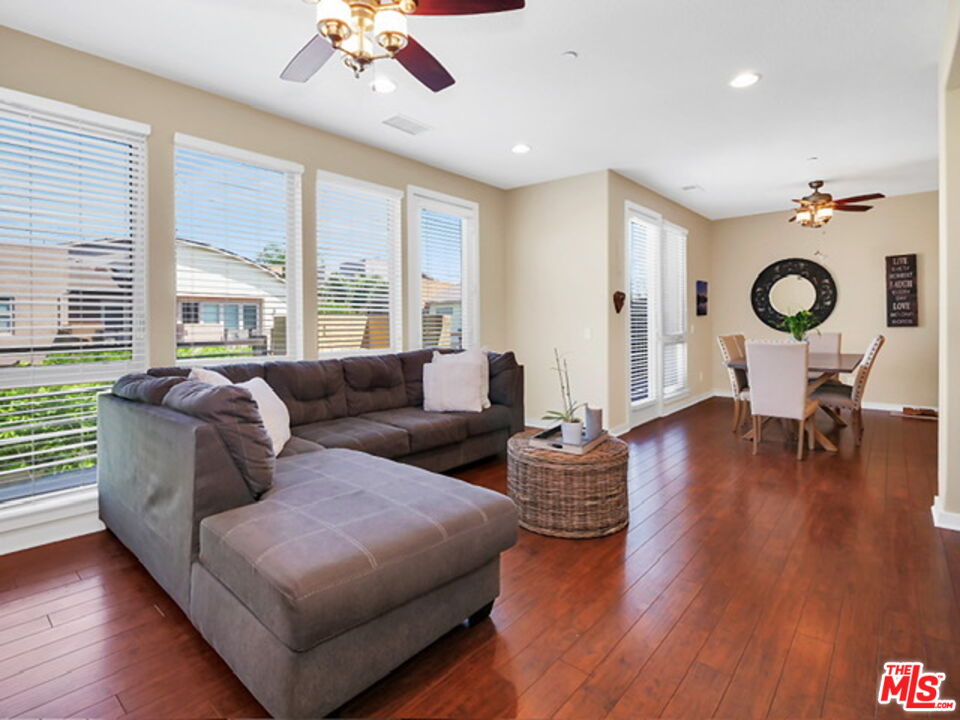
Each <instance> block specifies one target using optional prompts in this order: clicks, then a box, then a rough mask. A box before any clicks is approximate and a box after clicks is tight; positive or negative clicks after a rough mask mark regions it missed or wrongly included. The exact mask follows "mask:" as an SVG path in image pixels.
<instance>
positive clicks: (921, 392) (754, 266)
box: [710, 192, 939, 406]
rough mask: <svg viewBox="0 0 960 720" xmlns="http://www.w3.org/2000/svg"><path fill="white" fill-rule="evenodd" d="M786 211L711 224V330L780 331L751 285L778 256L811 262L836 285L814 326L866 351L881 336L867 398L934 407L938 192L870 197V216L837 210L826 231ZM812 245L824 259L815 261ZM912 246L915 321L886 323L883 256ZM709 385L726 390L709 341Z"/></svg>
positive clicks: (764, 334) (758, 334) (763, 334)
mask: <svg viewBox="0 0 960 720" xmlns="http://www.w3.org/2000/svg"><path fill="white" fill-rule="evenodd" d="M789 217H790V215H789V213H787V212H777V213H768V214H764V215H752V216H748V217H741V218H732V219H728V220H719V221H717V222H715V223H714V227H713V240H714V241H713V263H712V265H713V274H714V277H715V278H716V282H715V283H713V284H712V285H711V287H710V313H711V315H712V316H713V330H714V333H715V334H716V335H725V334H729V333H743V334H744V335H746V336H747V337H755V338H770V339H775V338H781V339H782V338H786V335H785V334H784V333H781V332H778V331H776V330H773V329H771V328H768V327H767V326H766V325H764V324H763V323H762V322H760V320H759V319H758V318H757V317H756V315H755V314H754V313H753V309H752V307H751V304H750V289H751V287H752V286H753V282H754V280H755V279H756V277H757V275H758V274H759V273H760V271H761V270H763V269H764V268H765V267H766V266H767V265H769V264H770V263H772V262H775V261H777V260H781V259H784V258H790V257H799V258H806V259H809V260H813V261H815V262H819V263H820V264H821V265H823V266H824V267H826V268H827V270H829V271H830V273H831V274H832V275H833V278H834V280H835V282H836V284H837V306H836V309H835V310H834V312H833V314H832V315H831V316H830V318H829V319H828V320H827V321H826V322H825V323H824V324H823V325H822V326H821V327H822V329H823V330H825V331H832V332H840V333H843V349H844V350H850V351H854V350H863V349H866V347H867V344H868V342H869V341H870V338H872V337H873V336H874V335H876V334H878V333H882V334H883V335H885V336H886V338H887V343H886V345H885V346H884V348H883V350H881V352H880V355H879V357H878V360H877V364H876V365H875V366H874V370H873V373H872V374H871V376H870V382H869V384H868V385H867V394H866V401H867V402H879V403H891V404H896V405H905V404H909V405H923V406H936V405H937V345H938V341H937V323H938V313H937V292H938V290H937V288H938V285H939V280H938V269H937V193H935V192H931V193H920V194H917V195H904V196H900V197H892V198H887V199H885V200H880V201H877V202H876V203H875V204H874V209H873V210H871V211H870V212H868V213H863V214H857V215H854V214H852V213H849V214H844V213H837V216H836V217H835V218H834V219H833V220H832V221H831V223H830V224H829V225H828V226H827V227H826V229H825V231H822V230H813V229H810V228H802V227H798V226H796V225H795V224H792V223H788V222H787V219H788V218H789ZM817 250H820V251H821V252H822V253H824V254H825V255H826V257H825V258H817V257H815V256H814V253H815V252H816V251H817ZM902 253H917V256H918V257H917V263H918V273H919V285H920V287H919V290H920V326H919V327H916V328H888V327H887V322H886V289H885V280H886V276H885V272H886V270H885V260H884V258H885V257H886V256H887V255H896V254H902ZM711 345H712V347H711V352H712V353H713V362H712V363H711V366H712V370H713V383H714V387H715V388H716V389H717V390H720V391H725V392H727V393H729V392H730V385H729V381H728V379H727V374H726V372H725V371H724V369H723V367H722V366H721V365H720V352H719V350H718V349H717V348H716V343H715V342H714V343H711Z"/></svg>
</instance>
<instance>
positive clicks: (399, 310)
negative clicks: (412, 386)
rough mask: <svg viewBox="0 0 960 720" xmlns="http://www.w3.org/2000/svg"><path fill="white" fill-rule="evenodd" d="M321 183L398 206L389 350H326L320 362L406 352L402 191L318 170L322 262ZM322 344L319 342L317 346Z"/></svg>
mask: <svg viewBox="0 0 960 720" xmlns="http://www.w3.org/2000/svg"><path fill="white" fill-rule="evenodd" d="M321 183H324V184H329V185H341V186H343V187H345V188H348V189H353V190H357V191H360V192H365V193H370V194H373V195H382V196H384V197H386V198H388V199H390V200H392V201H393V202H394V203H395V213H396V218H397V222H396V223H395V224H394V227H393V228H392V232H391V233H390V247H389V253H390V258H389V259H388V261H387V267H388V272H389V274H390V348H389V349H384V348H374V349H371V350H364V349H357V350H350V351H345V352H338V351H327V352H319V348H318V357H319V358H320V359H336V358H342V357H356V356H359V355H383V354H384V353H397V352H401V351H402V350H403V348H404V347H405V346H404V332H403V326H404V320H403V308H404V303H403V292H404V287H403V260H404V258H403V217H402V207H403V190H398V189H397V188H393V187H389V186H388V185H378V184H377V183H372V182H367V181H366V180H358V179H357V178H353V177H350V176H348V175H339V174H337V173H333V172H329V171H327V170H317V178H316V192H315V196H314V212H315V213H316V223H315V226H316V232H315V237H314V239H313V244H314V248H315V249H316V250H317V252H318V255H317V257H318V262H319V243H320V237H319V229H320V220H319V218H320V212H319V208H320V202H319V198H320V185H321ZM313 286H314V291H313V294H314V296H317V295H318V294H319V291H320V284H319V279H318V278H317V274H316V272H315V273H314V277H313ZM318 345H319V343H318Z"/></svg>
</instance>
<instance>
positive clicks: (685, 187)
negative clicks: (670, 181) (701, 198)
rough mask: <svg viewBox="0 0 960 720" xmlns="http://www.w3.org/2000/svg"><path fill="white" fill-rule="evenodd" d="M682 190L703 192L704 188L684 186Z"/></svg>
mask: <svg viewBox="0 0 960 720" xmlns="http://www.w3.org/2000/svg"><path fill="white" fill-rule="evenodd" d="M680 189H681V190H683V191H684V192H703V187H702V186H700V185H684V186H683V187H682V188H680Z"/></svg>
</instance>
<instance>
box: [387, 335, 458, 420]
mask: <svg viewBox="0 0 960 720" xmlns="http://www.w3.org/2000/svg"><path fill="white" fill-rule="evenodd" d="M436 351H437V352H439V353H443V354H446V353H451V352H454V351H453V350H448V349H445V348H437V350H436ZM433 353H434V350H431V349H427V350H410V351H409V352H403V353H399V354H398V355H397V357H398V358H400V366H401V368H403V384H404V386H405V388H406V391H407V405H409V406H410V407H423V366H424V365H426V364H427V363H429V362H431V361H432V360H433Z"/></svg>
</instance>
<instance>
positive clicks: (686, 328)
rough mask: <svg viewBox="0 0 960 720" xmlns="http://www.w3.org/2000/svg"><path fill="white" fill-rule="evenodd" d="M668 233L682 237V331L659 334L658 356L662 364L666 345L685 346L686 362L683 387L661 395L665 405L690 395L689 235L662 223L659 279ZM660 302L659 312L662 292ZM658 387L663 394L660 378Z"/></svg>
mask: <svg viewBox="0 0 960 720" xmlns="http://www.w3.org/2000/svg"><path fill="white" fill-rule="evenodd" d="M668 231H672V232H676V233H679V234H680V235H681V236H682V237H683V245H684V249H683V259H684V264H683V282H681V283H680V287H681V292H680V305H681V307H680V315H681V318H682V321H683V322H682V323H681V327H682V328H683V330H682V331H681V332H679V333H670V334H668V333H666V332H661V335H660V341H661V344H662V348H661V352H660V355H661V363H662V362H663V361H662V355H663V352H664V351H665V350H666V348H667V346H668V345H686V350H685V352H686V361H685V363H684V372H683V385H682V386H681V387H679V388H677V389H676V390H673V391H672V392H670V393H669V394H668V393H663V402H665V403H669V402H674V401H676V400H679V399H680V398H683V397H685V396H686V395H688V394H689V393H690V342H689V337H688V336H689V334H690V315H689V313H690V308H689V305H690V303H689V301H688V300H687V295H688V294H689V288H688V283H689V273H688V254H687V250H688V243H687V240H688V237H689V233H688V231H687V229H686V228H684V227H681V226H680V225H676V224H674V223H671V222H668V221H666V220H664V221H663V227H662V230H661V233H662V236H661V238H660V262H661V265H660V273H661V278H662V277H663V263H664V262H665V258H666V252H664V246H665V244H666V242H667V232H668ZM660 301H661V305H660V307H661V312H662V309H663V308H664V307H665V306H666V303H665V302H664V300H663V295H662V292H661V297H660ZM662 327H663V316H662V315H661V328H662ZM660 385H661V388H660V389H661V392H663V381H662V378H661V383H660Z"/></svg>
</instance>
